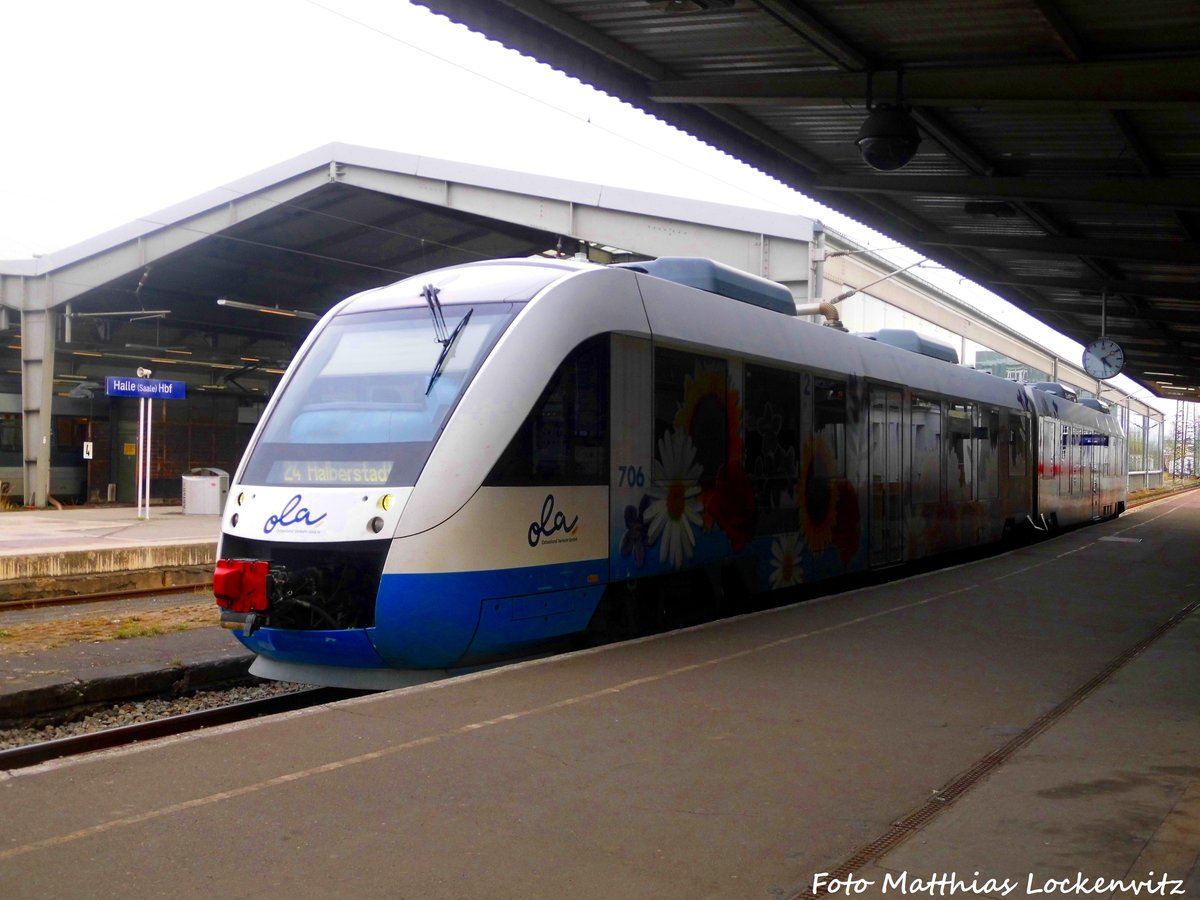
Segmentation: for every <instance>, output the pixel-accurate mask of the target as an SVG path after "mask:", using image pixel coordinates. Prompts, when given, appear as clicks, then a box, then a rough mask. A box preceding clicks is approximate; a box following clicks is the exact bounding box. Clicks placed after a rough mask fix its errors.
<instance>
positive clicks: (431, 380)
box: [425, 304, 475, 397]
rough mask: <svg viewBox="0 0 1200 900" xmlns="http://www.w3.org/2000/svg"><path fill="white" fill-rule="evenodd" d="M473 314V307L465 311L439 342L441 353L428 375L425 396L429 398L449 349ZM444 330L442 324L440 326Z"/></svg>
mask: <svg viewBox="0 0 1200 900" xmlns="http://www.w3.org/2000/svg"><path fill="white" fill-rule="evenodd" d="M438 312H439V313H440V312H441V304H438ZM473 312H475V307H471V308H470V309H468V310H467V314H466V315H465V316H463V317H462V321H461V322H459V323H458V324H457V325H455V326H454V330H453V331H452V332H450V336H449V337H448V338H446V339H445V340H442V341H441V344H442V352H441V353H439V354H438V358H437V362H435V363H434V364H433V372H432V373H430V375H429V386H428V387H427V388H425V396H426V397H428V396H429V392H430V391H432V390H433V383H434V382H435V381H437V379H438V376H439V375H441V374H442V366H443V365H445V364H446V357H447V356H449V355H450V348H451V347H453V346H454V342H455V341H456V340H458V336H459V334H461V333H462V330H463V328H464V327H465V326H466V324H467V321H468V320H469V319H470V318H471V313H473ZM442 327H443V328H445V324H444V322H443V325H442Z"/></svg>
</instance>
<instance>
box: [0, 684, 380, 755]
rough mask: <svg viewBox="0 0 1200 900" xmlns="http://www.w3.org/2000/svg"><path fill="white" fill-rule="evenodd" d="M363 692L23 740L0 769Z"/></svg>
mask: <svg viewBox="0 0 1200 900" xmlns="http://www.w3.org/2000/svg"><path fill="white" fill-rule="evenodd" d="M362 693H363V692H362V691H352V690H345V689H342V688H309V689H306V690H301V691H296V692H295V693H291V694H279V695H276V696H273V697H264V698H260V699H257V700H246V701H242V702H240V703H232V704H229V705H227V706H220V707H216V708H213V709H205V710H198V711H195V712H189V713H183V714H181V715H175V716H167V717H165V718H161V719H155V720H152V721H149V722H137V723H135V724H131V725H121V726H118V727H116V728H108V729H104V730H102V731H93V732H89V733H87V734H81V735H75V736H73V737H66V738H59V739H57V740H52V741H42V742H41V743H36V744H26V745H24V746H21V747H13V748H11V749H8V750H0V771H12V770H15V769H25V768H29V767H31V766H36V765H39V764H41V763H44V762H50V761H51V760H55V759H63V758H65V757H68V756H80V755H82V754H85V753H95V752H97V751H99V750H110V749H113V748H115V747H124V746H128V745H130V744H137V743H140V742H142V741H149V740H153V739H155V738H161V737H168V736H171V735H177V734H185V733H187V732H191V731H199V730H201V729H204V728H212V727H214V726H216V725H228V724H230V723H233V722H245V721H248V720H250V719H257V718H261V717H262V716H271V715H276V714H278V713H283V712H292V711H294V710H298V709H307V708H308V707H311V706H320V705H322V704H325V703H332V702H334V701H336V700H345V699H347V698H349V697H357V696H361V695H362Z"/></svg>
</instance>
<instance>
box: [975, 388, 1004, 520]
mask: <svg viewBox="0 0 1200 900" xmlns="http://www.w3.org/2000/svg"><path fill="white" fill-rule="evenodd" d="M999 440H1000V410H998V409H991V408H987V409H982V408H981V409H980V410H979V418H978V423H977V424H976V426H975V440H974V441H973V442H972V443H974V444H975V472H976V475H977V477H978V481H977V485H978V490H977V492H976V497H978V498H979V499H980V500H995V499H996V498H997V497H999V496H1000V452H999V451H1000V447H999Z"/></svg>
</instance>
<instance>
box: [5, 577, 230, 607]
mask: <svg viewBox="0 0 1200 900" xmlns="http://www.w3.org/2000/svg"><path fill="white" fill-rule="evenodd" d="M211 590H212V581H211V580H205V581H198V582H192V583H188V584H172V585H168V586H166V587H152V588H121V589H120V590H115V591H98V592H96V593H91V594H66V595H63V596H59V597H39V598H35V599H30V600H0V612H2V611H4V610H6V609H42V608H45V607H50V606H82V605H85V604H88V603H103V602H105V601H107V600H124V599H128V598H130V597H153V596H156V595H165V594H195V593H200V592H202V591H211Z"/></svg>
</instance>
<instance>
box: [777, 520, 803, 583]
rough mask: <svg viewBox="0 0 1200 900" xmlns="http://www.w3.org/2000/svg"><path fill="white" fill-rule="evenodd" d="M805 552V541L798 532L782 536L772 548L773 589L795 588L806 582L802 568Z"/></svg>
mask: <svg viewBox="0 0 1200 900" xmlns="http://www.w3.org/2000/svg"><path fill="white" fill-rule="evenodd" d="M803 552H804V540H803V538H802V537H801V536H800V534H799V533H798V532H792V533H791V534H781V535H779V536H778V537H777V538H775V543H774V544H773V545H772V546H771V588H772V590H778V589H779V588H785V587H793V586H794V585H797V584H800V582H802V581H803V580H804V573H803V571H802V570H801V568H800V555H801V554H802V553H803Z"/></svg>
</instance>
